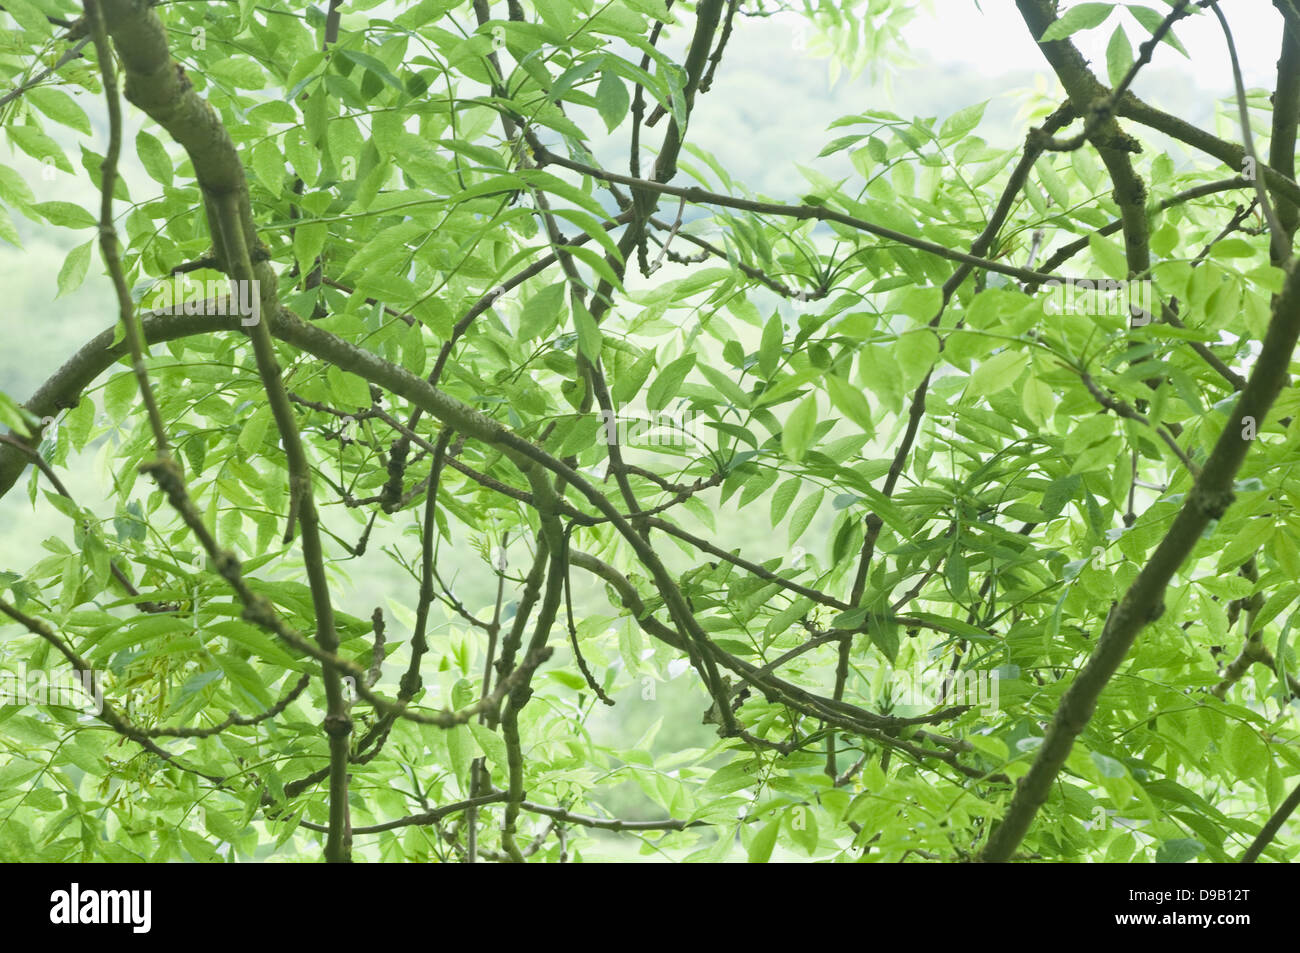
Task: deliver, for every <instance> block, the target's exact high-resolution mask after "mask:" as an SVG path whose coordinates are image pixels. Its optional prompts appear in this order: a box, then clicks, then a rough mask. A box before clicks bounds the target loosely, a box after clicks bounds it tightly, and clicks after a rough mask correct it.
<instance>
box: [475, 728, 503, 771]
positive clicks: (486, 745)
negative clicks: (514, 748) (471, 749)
mask: <svg viewBox="0 0 1300 953" xmlns="http://www.w3.org/2000/svg"><path fill="white" fill-rule="evenodd" d="M466 724H468V726H469V730H470V733H471V734H472V735H473V736H474V740H475V741H477V742H478V746H479V747H480V748H482V749H483V753H484V754H485V755H487V756H488V758H489V760H491V762H492V763H493V764H495V765H498V766H500V767H502V768H504V767H505V766H506V764H507V763H508V761H509V756H508V755H507V752H506V743H505V739H503V738H502V737H501V736H500V735H499V734H497V733H496V732H495V731H492V730H491V729H490V728H488V727H487V725H480V724H479V723H478V722H477V721H469V722H467V723H466Z"/></svg>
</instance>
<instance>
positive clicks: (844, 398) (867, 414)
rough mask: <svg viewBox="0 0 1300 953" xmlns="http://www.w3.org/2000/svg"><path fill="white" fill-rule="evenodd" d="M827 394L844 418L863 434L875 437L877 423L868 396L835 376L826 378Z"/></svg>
mask: <svg viewBox="0 0 1300 953" xmlns="http://www.w3.org/2000/svg"><path fill="white" fill-rule="evenodd" d="M825 383H826V392H827V393H828V394H829V395H830V398H831V403H832V404H834V405H835V407H836V409H838V410H839V411H840V413H842V414H844V416H846V417H848V418H849V419H850V420H851V421H853V422H854V423H855V424H857V425H858V426H859V427H861V428H862V430H863V432H864V433H866V434H869V435H871V436H875V423H874V422H873V420H872V417H871V403H870V402H869V401H868V400H867V398H866V395H864V394H863V393H862V391H860V390H858V388H856V387H854V386H853V385H852V384H850V383H849V382H848V381H846V380H844V379H843V378H841V377H837V376H835V375H834V374H831V375H828V376H827V378H826V381H825Z"/></svg>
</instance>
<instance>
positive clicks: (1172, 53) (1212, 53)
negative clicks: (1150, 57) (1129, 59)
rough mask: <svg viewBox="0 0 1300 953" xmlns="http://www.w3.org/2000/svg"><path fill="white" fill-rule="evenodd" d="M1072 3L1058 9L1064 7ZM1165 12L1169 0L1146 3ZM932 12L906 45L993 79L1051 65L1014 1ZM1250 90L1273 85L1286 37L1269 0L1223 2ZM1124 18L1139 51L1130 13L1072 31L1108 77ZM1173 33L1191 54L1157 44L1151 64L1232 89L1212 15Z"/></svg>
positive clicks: (948, 4) (965, 2)
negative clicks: (1109, 52)
mask: <svg viewBox="0 0 1300 953" xmlns="http://www.w3.org/2000/svg"><path fill="white" fill-rule="evenodd" d="M1073 5H1074V4H1069V5H1065V4H1063V5H1062V6H1061V10H1062V12H1064V11H1065V10H1066V9H1068V7H1069V6H1073ZM1143 5H1144V6H1149V7H1151V8H1153V9H1156V10H1159V11H1160V12H1161V13H1164V12H1165V11H1166V9H1167V6H1166V4H1165V3H1164V0H1146V2H1145V3H1144V4H1143ZM930 6H931V8H932V9H931V11H929V12H928V13H922V14H921V15H920V16H918V17H917V18H916V19H915V20H914V21H912V22H911V23H910V24H908V25H907V26H906V27H905V28H904V30H903V35H904V37H905V38H906V39H907V40H908V41H909V44H910V45H912V46H914V47H916V48H918V49H924V50H925V51H926V52H927V53H929V54H930V55H932V56H933V57H935V59H937V60H940V61H954V62H958V63H962V64H966V65H969V66H970V68H971V69H973V70H976V71H978V72H980V73H983V74H985V75H989V76H997V75H1000V74H1002V73H1005V72H1008V71H1011V70H1017V69H1041V70H1044V71H1046V70H1047V63H1046V61H1045V60H1044V59H1043V56H1042V54H1041V53H1040V52H1039V51H1038V50H1037V49H1035V46H1034V44H1033V42H1031V41H1030V39H1029V32H1028V30H1027V29H1026V28H1025V23H1024V20H1022V19H1021V18H1020V13H1019V11H1018V10H1017V9H1016V5H1015V3H1013V2H1012V0H980V2H979V4H978V5H977V4H976V0H931V2H930ZM1222 9H1223V11H1224V14H1225V15H1226V16H1227V18H1228V25H1229V26H1230V27H1231V28H1232V35H1233V40H1234V42H1235V43H1236V45H1237V56H1238V57H1239V58H1240V60H1241V70H1242V75H1243V76H1244V78H1245V80H1246V85H1247V87H1250V86H1271V85H1272V77H1273V74H1274V70H1275V65H1276V61H1277V54H1278V44H1279V42H1280V41H1281V28H1280V24H1281V22H1282V21H1281V17H1280V16H1279V14H1278V13H1277V11H1276V10H1275V9H1273V5H1272V3H1271V2H1270V0H1224V3H1223V4H1222ZM1120 22H1123V23H1124V25H1125V27H1126V29H1127V32H1128V36H1129V40H1130V41H1131V42H1132V44H1133V47H1134V51H1135V52H1136V49H1137V44H1138V43H1139V42H1140V41H1141V39H1142V38H1144V33H1143V32H1142V31H1141V30H1140V28H1139V27H1138V25H1137V21H1135V20H1134V19H1133V17H1132V15H1131V14H1127V13H1122V12H1119V11H1116V12H1114V13H1112V14H1111V15H1110V18H1109V19H1107V20H1106V22H1105V23H1103V24H1102V25H1101V26H1099V27H1097V28H1095V29H1093V30H1088V31H1084V32H1080V33H1077V34H1075V35H1074V37H1073V38H1072V39H1073V40H1074V42H1075V44H1076V45H1077V46H1078V47H1079V48H1080V50H1081V51H1082V52H1083V54H1084V56H1086V57H1088V59H1089V60H1090V61H1091V62H1092V63H1093V64H1094V67H1095V68H1096V69H1097V72H1098V73H1099V76H1100V78H1101V79H1102V81H1103V82H1104V81H1105V75H1106V69H1105V63H1106V43H1107V41H1108V40H1109V39H1110V35H1111V32H1112V31H1113V30H1114V27H1115V24H1116V23H1120ZM1174 33H1175V34H1176V35H1177V37H1178V39H1179V40H1181V41H1182V44H1183V46H1184V47H1186V48H1187V52H1188V53H1189V54H1191V59H1190V60H1189V59H1187V58H1185V57H1183V56H1182V55H1181V54H1180V53H1178V52H1177V51H1176V50H1174V49H1173V48H1172V47H1170V46H1168V45H1167V44H1164V43H1162V44H1160V47H1159V49H1158V50H1157V51H1156V55H1155V59H1154V61H1153V63H1152V65H1153V66H1154V67H1157V68H1162V69H1174V70H1182V71H1186V72H1187V74H1188V75H1189V76H1191V77H1194V78H1195V79H1196V81H1197V84H1198V85H1201V86H1207V87H1215V88H1222V87H1230V86H1231V84H1232V69H1231V66H1230V65H1229V62H1228V49H1227V45H1226V44H1225V42H1224V38H1223V30H1222V28H1221V27H1220V26H1219V21H1218V18H1217V17H1215V16H1214V14H1213V13H1210V12H1208V11H1207V12H1204V13H1201V14H1197V15H1193V16H1191V17H1189V18H1187V19H1185V20H1182V21H1181V22H1180V23H1178V25H1177V26H1176V27H1174Z"/></svg>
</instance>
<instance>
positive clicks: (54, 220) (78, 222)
mask: <svg viewBox="0 0 1300 953" xmlns="http://www.w3.org/2000/svg"><path fill="white" fill-rule="evenodd" d="M32 208H33V209H34V210H36V211H37V212H38V213H39V214H40V215H41V217H42V218H44V219H45V220H46V221H47V222H49V223H50V224H51V225H59V226H61V227H63V228H94V227H95V226H96V225H97V224H98V221H97V220H96V219H95V217H94V216H93V215H91V214H90V213H89V212H87V211H86V210H85V209H84V208H82V207H81V206H80V205H73V204H72V203H71V202H38V203H37V204H36V205H33V206H32Z"/></svg>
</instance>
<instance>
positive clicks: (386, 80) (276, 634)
mask: <svg viewBox="0 0 1300 953" xmlns="http://www.w3.org/2000/svg"><path fill="white" fill-rule="evenodd" d="M913 6H914V5H913V4H911V3H908V2H902V0H869V2H857V3H849V4H836V3H831V2H827V0H819V2H816V3H814V2H812V0H808V2H807V3H805V4H803V5H794V6H792V7H783V6H781V5H779V4H774V3H771V2H763V0H757V2H754V0H697V2H695V3H694V4H687V3H680V2H672V0H668V2H665V0H612V2H599V3H598V2H595V0H508V2H505V3H491V2H489V0H473V2H463V0H418V2H378V0H360V2H352V0H348V2H343V0H329V2H328V4H327V5H326V6H324V7H323V8H317V7H312V6H308V7H306V8H305V9H304V8H302V7H301V6H299V5H295V4H288V3H282V2H280V0H260V2H257V3H254V2H252V0H240V2H238V3H233V2H232V3H190V2H168V3H158V4H152V3H148V2H145V0H87V2H86V3H85V4H84V6H80V5H78V4H76V3H73V2H71V0H18V2H13V0H5V2H4V3H3V11H4V17H3V18H0V37H3V40H4V49H3V51H0V73H3V75H5V76H6V78H7V80H8V85H9V86H10V91H9V92H7V93H4V94H3V95H0V123H2V124H3V138H4V139H5V141H7V142H8V143H9V144H10V145H11V146H12V147H13V152H12V156H11V165H0V203H2V205H0V238H3V239H4V240H6V241H8V242H10V243H11V244H19V242H20V236H19V232H18V230H17V227H16V224H15V216H21V217H23V218H25V219H26V220H28V221H29V222H30V223H31V227H35V228H39V229H41V230H42V231H46V230H48V231H50V232H55V231H56V230H69V231H70V232H71V233H74V234H75V238H74V239H73V240H74V241H76V242H80V244H76V245H75V247H71V248H70V250H69V251H68V252H67V254H66V260H65V261H64V262H63V264H62V267H61V268H60V269H59V271H58V274H57V276H54V275H51V276H49V278H48V279H47V280H46V283H47V284H48V285H49V287H50V291H51V293H52V294H53V293H57V294H65V293H70V292H73V291H75V289H77V288H78V287H79V286H80V285H81V284H82V283H83V281H85V280H86V279H87V276H88V275H89V274H91V272H92V270H93V272H94V274H95V275H96V276H99V275H100V274H101V273H102V274H103V275H106V276H107V278H108V281H105V282H104V283H103V285H102V287H103V288H104V289H106V291H105V293H104V294H103V295H101V296H99V297H98V298H97V299H96V300H97V302H98V304H99V309H98V310H100V311H102V317H103V325H104V328H105V330H104V331H103V332H102V333H101V334H99V335H98V336H97V337H95V338H93V339H91V340H89V341H86V342H84V343H82V344H81V345H80V346H78V347H75V348H73V349H72V350H71V351H70V352H69V353H68V355H67V357H66V363H64V364H63V365H62V366H61V367H60V368H59V369H58V370H57V371H56V372H54V373H53V374H52V375H51V376H49V377H48V379H46V380H45V382H44V383H43V384H41V385H40V386H39V387H38V388H37V389H36V391H35V392H34V393H29V394H28V393H23V394H19V393H7V392H0V422H3V423H4V424H5V425H6V426H7V427H9V428H11V429H10V432H9V433H8V434H6V435H2V436H0V495H4V494H11V495H13V494H19V493H21V492H22V491H23V489H24V488H25V489H26V491H27V492H28V494H29V497H30V501H31V504H32V506H33V507H35V508H42V509H43V508H49V509H52V510H53V511H56V512H58V513H59V514H61V515H62V516H63V517H66V521H65V522H64V523H63V524H62V526H63V529H62V531H61V532H60V533H58V534H56V535H52V536H49V537H48V538H46V539H44V540H37V539H31V540H30V541H29V542H28V543H27V544H26V545H25V546H24V549H23V552H24V557H25V561H23V562H22V563H21V564H14V565H7V566H3V567H0V570H2V571H0V613H3V617H4V619H3V620H4V622H5V625H4V626H3V627H2V628H0V633H3V639H4V642H3V646H2V647H0V669H2V670H3V671H0V678H3V679H5V681H3V682H0V688H3V689H4V690H5V691H6V692H7V695H6V696H5V697H6V701H7V704H5V705H4V706H3V707H0V745H3V747H4V750H5V752H6V754H5V763H4V765H3V766H2V767H0V778H2V779H3V783H0V812H2V813H0V857H2V858H5V859H40V860H129V859H145V860H156V861H162V860H174V859H193V860H203V861H218V860H249V859H257V860H266V859H317V858H320V857H322V856H323V857H324V859H326V860H329V861H346V860H350V859H356V860H407V861H429V860H440V861H476V860H478V861H484V860H491V861H496V860H501V861H560V860H581V859H584V858H586V857H597V856H602V857H607V856H635V855H636V852H637V851H638V850H639V852H640V853H641V854H643V855H646V856H656V857H667V858H670V859H674V860H692V861H701V860H703V861H717V860H724V859H729V858H732V857H736V856H739V857H746V858H748V859H749V860H751V861H758V862H764V861H767V860H769V859H772V858H779V859H808V858H814V859H818V860H834V861H900V860H908V861H994V862H1001V861H1010V860H1046V861H1081V860H1088V861H1103V860H1104V861H1150V860H1157V861H1187V860H1193V859H1198V860H1203V861H1236V860H1255V859H1257V858H1258V859H1267V860H1276V861H1284V860H1288V859H1293V858H1294V857H1295V855H1296V853H1297V849H1298V846H1300V838H1297V837H1296V836H1295V835H1296V833H1297V828H1296V826H1295V824H1296V822H1295V821H1294V820H1291V815H1292V812H1293V811H1294V809H1295V808H1296V806H1297V804H1298V803H1300V746H1298V744H1297V738H1298V736H1297V725H1296V713H1297V707H1298V706H1297V697H1298V696H1300V679H1298V678H1297V674H1298V672H1297V664H1296V653H1295V651H1294V649H1293V647H1292V642H1293V636H1292V623H1293V620H1294V619H1295V612H1296V606H1295V601H1296V599H1297V597H1298V596H1300V581H1298V580H1300V545H1298V543H1300V513H1297V512H1293V511H1292V510H1291V509H1290V507H1291V506H1292V505H1298V506H1300V496H1298V495H1297V489H1296V487H1295V486H1292V484H1291V474H1292V466H1293V465H1294V463H1295V462H1296V460H1297V459H1300V457H1297V456H1296V455H1297V453H1300V450H1298V449H1297V448H1300V424H1297V419H1298V418H1300V414H1298V413H1297V411H1298V410H1300V394H1298V393H1297V391H1296V389H1295V388H1293V387H1291V386H1289V385H1290V384H1291V378H1290V373H1291V361H1292V356H1293V351H1294V348H1295V345H1296V341H1297V337H1300V274H1298V273H1297V270H1296V268H1295V265H1294V259H1293V239H1294V236H1295V232H1296V229H1297V225H1298V224H1300V185H1297V181H1296V171H1295V151H1296V148H1295V147H1296V128H1297V122H1298V120H1300V12H1298V11H1297V8H1296V5H1295V4H1293V3H1292V2H1291V0H1275V3H1274V7H1275V13H1276V17H1275V18H1276V25H1277V36H1278V38H1279V40H1278V48H1279V51H1280V52H1279V60H1278V66H1277V71H1276V84H1275V87H1274V88H1273V89H1272V90H1251V89H1247V88H1246V87H1245V84H1244V82H1243V80H1242V76H1241V71H1240V68H1239V63H1238V61H1237V55H1236V52H1235V48H1234V46H1233V42H1232V32H1231V26H1232V15H1233V11H1232V9H1231V6H1230V5H1228V7H1227V9H1225V10H1220V9H1219V5H1218V4H1216V3H1213V2H1190V0H1176V2H1167V3H1165V4H1163V5H1160V6H1161V9H1159V10H1157V9H1154V8H1153V7H1151V6H1144V5H1139V4H1135V3H1128V2H1124V3H1118V2H1117V3H1077V4H1072V5H1070V7H1069V9H1064V10H1059V9H1058V4H1057V3H1056V2H1055V0H1016V4H1015V6H1016V8H1017V9H1018V11H1019V13H1020V15H1021V17H1022V19H1023V23H1024V29H1025V33H1026V36H1027V37H1029V38H1031V39H1032V40H1033V41H1036V43H1037V47H1038V49H1039V50H1040V51H1041V53H1042V56H1043V58H1044V61H1045V63H1046V64H1047V66H1049V67H1050V69H1051V71H1052V72H1053V73H1054V75H1055V76H1056V78H1057V79H1058V80H1059V88H1058V89H1056V90H1055V91H1044V92H1041V93H1040V94H1038V95H1037V96H1036V97H1035V99H1034V102H1033V103H1032V112H1031V114H1030V115H1029V117H1028V120H1027V121H1025V122H1024V123H1023V127H1022V128H1020V129H1019V130H1018V132H1017V136H1018V138H1019V142H1018V144H1017V145H1016V146H1015V147H1014V148H1010V149H1008V148H1005V147H1002V146H999V145H995V144H992V143H990V142H989V141H986V139H985V138H982V137H981V135H980V132H979V130H980V124H981V119H982V116H983V111H984V105H985V104H984V103H981V102H969V103H956V104H953V108H952V109H951V110H950V111H949V112H948V113H947V114H946V115H940V116H933V117H928V116H916V117H905V116H901V115H897V114H895V113H893V112H890V111H887V110H885V109H881V108H873V106H872V104H871V103H865V102H864V103H854V104H851V105H850V106H849V110H850V111H849V112H848V113H847V114H845V115H843V116H842V118H840V119H837V120H836V121H835V122H834V123H832V127H831V128H830V129H829V130H827V132H826V134H825V148H824V149H822V151H821V155H820V156H819V157H818V159H817V161H816V162H814V163H811V164H804V165H802V166H801V167H800V168H801V170H802V172H803V175H804V177H805V181H803V182H797V181H792V182H790V183H789V185H788V188H787V189H786V191H784V192H782V193H781V194H775V195H773V194H766V193H765V192H760V191H755V190H754V189H752V188H750V187H747V185H746V184H745V183H744V182H742V181H737V180H736V179H735V178H734V177H733V174H732V173H731V172H730V171H729V170H728V168H727V167H726V166H725V165H724V164H723V163H722V162H721V161H719V160H718V159H717V158H715V157H714V156H713V155H712V154H710V153H709V152H708V151H706V150H705V149H703V148H701V147H699V146H697V145H696V144H694V143H693V142H692V138H691V134H692V132H693V131H694V130H693V128H692V126H693V124H695V123H696V122H697V120H696V119H695V118H693V117H695V116H697V112H698V106H699V103H700V102H702V101H703V100H704V98H705V97H707V96H708V95H709V92H710V88H711V86H712V85H713V83H714V82H715V79H716V78H717V77H719V76H721V75H723V74H724V73H725V72H726V70H727V69H728V64H729V62H732V61H733V60H735V59H738V58H743V56H744V50H743V46H741V44H742V41H743V37H742V36H741V31H740V30H739V29H738V24H739V23H741V22H742V21H743V20H744V19H745V18H751V17H756V16H770V15H780V16H790V15H792V14H798V15H800V16H802V17H804V18H805V22H806V23H807V25H808V28H809V30H810V31H811V32H812V33H814V34H816V35H817V36H818V37H819V38H820V42H822V44H823V45H824V47H825V49H826V50H827V51H828V55H830V56H831V57H833V58H835V60H836V61H837V62H838V63H840V64H842V65H843V66H844V67H845V68H846V69H849V70H852V69H860V68H862V67H863V66H864V65H870V66H872V67H873V68H876V69H879V70H883V71H887V70H889V69H891V68H893V61H892V60H891V59H890V50H891V48H892V47H893V46H894V45H896V44H897V43H898V42H900V40H899V38H900V36H901V34H900V32H899V30H900V28H901V26H902V25H903V23H904V22H905V21H906V19H907V18H908V16H909V15H910V14H911V12H912V7H913ZM1189 17H1205V18H1214V19H1216V20H1217V21H1218V22H1219V23H1220V24H1221V27H1222V31H1223V35H1224V38H1225V47H1224V49H1225V51H1230V52H1228V53H1225V59H1226V60H1227V61H1228V62H1230V64H1231V68H1232V72H1233V74H1234V76H1235V80H1236V95H1235V96H1234V97H1233V98H1232V99H1231V101H1229V102H1227V103H1225V104H1224V107H1223V111H1222V117H1221V118H1222V120H1223V122H1222V123H1221V125H1220V130H1221V131H1222V130H1227V132H1226V133H1225V134H1224V135H1220V134H1218V133H1213V132H1210V131H1207V130H1205V129H1202V128H1199V127H1198V126H1196V125H1193V124H1192V123H1190V122H1189V121H1187V119H1186V118H1184V117H1181V116H1179V115H1176V114H1173V113H1170V112H1167V111H1165V110H1163V109H1161V108H1160V106H1159V105H1157V104H1153V103H1149V102H1147V101H1145V100H1144V99H1142V98H1140V97H1139V96H1138V95H1136V94H1135V93H1134V91H1133V83H1134V80H1135V78H1137V76H1138V75H1139V73H1140V72H1141V71H1142V70H1143V69H1144V68H1146V67H1147V66H1148V64H1150V63H1151V62H1152V61H1153V60H1155V59H1157V58H1159V57H1166V56H1177V55H1179V51H1180V50H1181V44H1180V43H1179V40H1178V26H1179V24H1180V22H1181V21H1183V20H1185V19H1186V18H1189ZM1085 31H1098V32H1099V33H1101V34H1103V35H1105V36H1108V37H1109V42H1108V45H1107V47H1106V57H1105V63H1104V64H1093V63H1090V62H1089V61H1087V60H1086V59H1085V58H1084V56H1083V55H1082V54H1081V53H1080V51H1079V48H1078V46H1077V45H1076V43H1077V40H1078V39H1079V37H1080V36H1082V35H1084V32H1085ZM738 47H740V48H738ZM1053 96H1055V98H1052V97H1053ZM1170 140H1173V141H1176V142H1178V143H1180V144H1181V145H1182V146H1183V147H1185V148H1186V149H1187V150H1188V151H1189V153H1191V154H1192V155H1193V156H1194V160H1193V161H1191V162H1188V163H1177V162H1176V161H1175V159H1174V158H1173V157H1171V155H1170V153H1169V150H1168V149H1167V148H1166V147H1165V146H1164V145H1163V143H1166V142H1168V141H1170ZM11 166H12V167H11ZM69 177H70V178H71V179H76V180H78V181H82V180H84V181H87V182H89V183H91V184H92V185H93V188H94V189H95V190H96V192H97V193H98V195H99V196H100V199H99V201H97V202H96V203H95V205H94V207H91V208H87V207H83V205H82V204H79V203H77V202H74V201H69V198H70V197H71V196H72V194H73V193H70V192H63V191H60V188H61V186H59V185H58V183H60V182H65V181H68V180H69ZM53 195H58V196H61V197H56V198H50V197H49V196H53ZM24 228H25V229H26V228H28V225H27V224H26V223H24ZM7 320H8V321H10V322H11V323H10V325H9V327H10V334H9V335H8V337H7V340H8V341H9V344H8V346H9V347H11V348H15V349H18V350H19V351H20V352H21V351H22V349H23V348H24V347H26V346H28V342H26V341H25V340H24V335H30V334H31V333H32V331H31V330H30V329H26V330H24V331H22V332H21V333H20V332H19V331H18V330H17V329H16V323H15V322H16V320H17V319H16V318H13V317H12V316H11V318H9V319H7ZM38 333H44V332H38ZM3 383H4V382H3V381H0V385H3ZM0 390H3V391H7V390H9V388H8V387H0ZM70 487H72V488H71V489H70ZM86 487H93V488H94V490H92V491H91V492H90V493H87V492H86V490H85V489H84V488H86ZM18 522H19V521H17V520H16V521H15V525H17V523H18ZM64 684H69V685H73V686H74V688H73V689H72V690H71V691H70V692H68V693H64V694H59V693H57V692H56V691H55V689H56V687H57V686H62V685H64ZM6 686H7V687H6ZM37 691H40V692H43V694H40V695H39V697H37V695H36V694H35V693H36V692H37ZM56 696H57V697H56ZM620 852H621V853H620Z"/></svg>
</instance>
